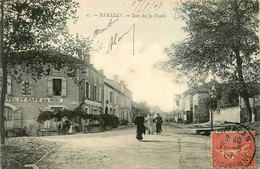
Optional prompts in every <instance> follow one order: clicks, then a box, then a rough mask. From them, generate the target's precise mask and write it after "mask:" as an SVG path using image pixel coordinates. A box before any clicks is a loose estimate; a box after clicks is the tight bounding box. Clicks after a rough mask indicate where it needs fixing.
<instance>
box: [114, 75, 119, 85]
mask: <svg viewBox="0 0 260 169" xmlns="http://www.w3.org/2000/svg"><path fill="white" fill-rule="evenodd" d="M114 81H115V82H117V83H118V75H114Z"/></svg>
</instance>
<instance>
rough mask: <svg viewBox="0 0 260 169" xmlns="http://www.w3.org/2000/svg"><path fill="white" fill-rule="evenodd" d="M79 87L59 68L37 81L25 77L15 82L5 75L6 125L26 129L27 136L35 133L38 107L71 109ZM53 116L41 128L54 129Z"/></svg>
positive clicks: (76, 99)
mask: <svg viewBox="0 0 260 169" xmlns="http://www.w3.org/2000/svg"><path fill="white" fill-rule="evenodd" d="M79 89H80V88H79V87H78V86H77V85H76V84H75V83H74V80H72V79H71V78H68V77H66V76H64V73H63V72H62V71H56V70H53V71H52V75H51V76H45V77H42V78H41V79H40V80H39V81H37V82H35V81H32V79H31V78H29V77H28V78H24V81H22V82H21V83H16V82H15V81H13V80H12V79H11V78H10V77H9V78H8V86H7V96H6V102H5V117H6V121H5V128H6V129H7V130H8V129H12V128H26V132H27V134H29V135H34V134H36V130H37V129H38V128H39V124H38V123H37V121H36V119H37V117H38V115H39V113H40V110H43V111H45V110H51V109H62V108H67V109H73V108H75V107H77V106H78V105H79V104H80V101H81V100H80V90H79ZM56 125H57V122H56V121H55V119H53V120H50V121H47V122H46V123H45V124H44V128H55V127H56Z"/></svg>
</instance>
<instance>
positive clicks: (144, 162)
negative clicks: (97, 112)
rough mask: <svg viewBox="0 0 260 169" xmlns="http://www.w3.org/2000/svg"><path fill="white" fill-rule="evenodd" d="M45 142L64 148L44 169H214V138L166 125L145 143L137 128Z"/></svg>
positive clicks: (43, 164)
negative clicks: (137, 136)
mask: <svg viewBox="0 0 260 169" xmlns="http://www.w3.org/2000/svg"><path fill="white" fill-rule="evenodd" d="M42 139H46V140H55V141H60V142H61V143H62V144H61V146H60V147H58V148H57V149H56V150H55V151H54V152H52V153H50V155H48V156H47V157H46V158H44V159H43V160H42V161H41V162H40V163H39V164H37V165H38V167H39V168H40V169H85V168H86V169H87V168H90V169H103V168H108V169H110V168H116V169H134V168H140V169H146V168H147V169H148V168H156V169H158V168H167V169H168V168H172V169H186V168H190V169H191V168H192V169H194V168H197V169H208V168H211V163H210V162H211V141H210V137H209V136H200V135H192V134H190V131H189V129H187V128H184V129H181V128H179V127H178V126H175V127H174V126H172V125H164V126H163V133H162V134H161V135H145V136H144V141H143V142H139V141H138V140H136V138H135V128H134V127H127V128H124V129H120V130H115V131H108V132H104V133H95V134H76V135H68V136H49V137H42ZM258 162H259V160H258V159H257V160H256V163H258Z"/></svg>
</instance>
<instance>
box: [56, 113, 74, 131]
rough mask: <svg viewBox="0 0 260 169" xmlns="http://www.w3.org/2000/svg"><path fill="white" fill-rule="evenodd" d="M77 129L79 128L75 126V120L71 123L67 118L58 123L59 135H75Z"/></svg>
mask: <svg viewBox="0 0 260 169" xmlns="http://www.w3.org/2000/svg"><path fill="white" fill-rule="evenodd" d="M76 127H77V125H75V122H74V121H73V120H72V121H70V120H69V119H67V117H64V118H62V120H61V121H59V123H58V135H61V134H75V133H76Z"/></svg>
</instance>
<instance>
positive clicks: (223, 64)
mask: <svg viewBox="0 0 260 169" xmlns="http://www.w3.org/2000/svg"><path fill="white" fill-rule="evenodd" d="M258 7H259V4H258V2H257V1H233V0H231V1H224V0H221V1H187V2H183V3H182V4H181V5H180V6H179V7H178V8H177V9H176V10H178V11H179V12H181V16H180V17H181V18H182V19H183V20H185V21H186V26H185V27H184V28H183V29H184V30H185V31H186V32H187V33H188V34H189V36H188V38H187V39H185V40H183V41H181V42H178V43H176V44H172V46H171V47H169V48H167V49H166V51H165V52H166V54H167V55H168V56H169V60H168V61H167V62H165V63H164V64H163V65H162V66H163V67H164V68H165V69H166V70H168V71H170V72H172V71H174V72H175V73H177V77H178V78H181V77H185V78H186V77H187V76H188V77H189V78H191V81H190V83H191V82H202V81H203V80H205V79H206V78H207V77H208V74H211V75H213V76H216V77H219V78H221V79H222V80H227V81H228V80H238V79H239V75H238V66H239V65H237V63H236V60H237V59H238V58H237V57H238V56H236V50H237V49H239V51H240V55H239V57H240V58H241V61H242V62H243V67H242V70H243V74H244V77H245V80H246V81H253V80H255V79H257V78H258V77H257V72H258V68H259V66H258V63H259V60H257V59H256V56H257V54H258V52H259V51H258V50H259V45H258V44H259V40H258V36H257V34H256V32H257V28H258V22H259V21H258V18H257V16H258V13H259V11H258V10H259V9H258ZM237 17H239V20H238V18H237ZM176 70H177V71H176Z"/></svg>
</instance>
